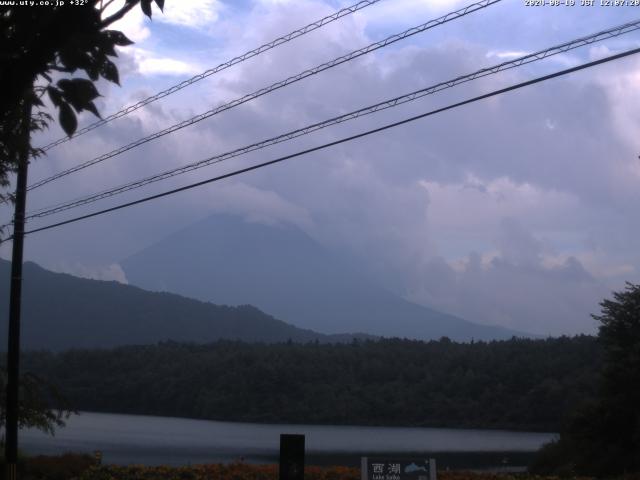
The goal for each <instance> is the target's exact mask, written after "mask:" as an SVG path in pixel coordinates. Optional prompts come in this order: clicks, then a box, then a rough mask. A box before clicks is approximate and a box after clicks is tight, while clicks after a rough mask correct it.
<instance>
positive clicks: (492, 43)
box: [0, 0, 640, 335]
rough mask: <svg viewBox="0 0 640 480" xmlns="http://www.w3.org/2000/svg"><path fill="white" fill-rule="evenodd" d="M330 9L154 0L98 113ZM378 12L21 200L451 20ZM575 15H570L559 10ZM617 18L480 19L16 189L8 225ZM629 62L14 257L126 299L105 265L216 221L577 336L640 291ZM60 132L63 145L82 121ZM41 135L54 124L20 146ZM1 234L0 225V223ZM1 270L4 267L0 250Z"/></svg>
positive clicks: (492, 82) (449, 300)
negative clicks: (632, 289) (243, 99)
mask: <svg viewBox="0 0 640 480" xmlns="http://www.w3.org/2000/svg"><path fill="white" fill-rule="evenodd" d="M350 3H353V2H351V1H335V0H290V1H287V0H255V1H254V0H245V1H237V0H233V1H232V0H229V1H222V0H189V1H187V0H167V1H166V9H165V12H164V14H162V13H160V12H159V11H154V15H153V21H149V20H148V19H146V18H144V17H143V15H142V14H141V12H138V11H135V12H133V13H131V14H130V15H129V16H128V17H126V18H125V19H124V20H123V21H121V22H120V24H119V25H118V27H120V28H121V29H122V30H124V31H125V33H126V34H127V35H128V36H129V37H130V38H131V39H132V40H134V41H135V42H136V44H135V45H133V46H130V47H126V48H122V49H120V57H119V59H118V66H119V68H120V72H121V83H122V87H117V86H114V85H109V84H107V83H106V82H100V84H99V89H100V91H101V93H102V94H103V97H102V98H101V99H100V101H99V109H100V111H101V112H103V113H104V114H109V113H113V112H115V111H117V110H119V109H120V108H121V107H122V106H124V105H128V104H131V103H134V102H136V101H137V100H140V99H142V98H145V97H146V96H148V95H149V94H152V93H154V92H156V91H158V90H161V89H163V88H167V87H169V86H171V85H173V84H175V83H177V82H179V81H181V80H183V79H185V78H188V77H189V76H191V75H193V74H197V73H199V72H201V71H203V70H205V69H207V68H211V67H213V66H215V65H217V64H219V63H221V62H223V61H225V60H227V59H229V58H231V57H233V56H235V55H238V54H241V53H243V52H245V51H247V50H249V49H251V48H253V47H256V46H258V45H260V44H262V43H264V42H266V41H269V40H271V39H273V38H275V37H277V36H279V35H282V34H285V33H287V32H289V31H291V30H293V29H295V28H297V27H300V26H302V25H305V24H307V23H310V22H311V21H314V20H316V19H318V18H320V17H322V16H325V15H328V14H330V13H331V12H333V11H335V10H336V9H337V8H339V7H342V6H346V5H348V4H350ZM466 3H470V2H460V1H455V0H431V1H428V0H383V1H382V2H380V3H379V4H377V5H374V6H370V7H368V8H366V9H364V10H362V11H361V12H359V13H357V14H355V15H351V16H348V17H346V18H344V19H342V20H340V21H338V22H334V23H332V24H331V25H329V26H327V27H325V28H322V29H320V30H317V31H315V32H313V33H311V34H309V35H306V36H304V37H302V38H300V39H298V40H295V41H293V42H291V43H289V44H286V45H284V46H282V47H279V48H277V49H274V50H272V51H270V52H268V53H265V54H263V55H260V56H259V57H257V58H254V59H251V60H249V61H247V62H244V63H242V64H241V65H238V66H234V67H232V68H230V69H228V70H226V71H225V72H223V73H221V74H217V75H214V76H212V77H209V78H208V79H206V80H204V81H201V82H199V83H197V84H196V85H193V86H191V87H189V88H186V89H184V90H182V91H181V92H179V93H177V94H175V95H172V96H170V97H168V98H166V99H164V100H162V101H160V102H156V103H154V104H153V105H152V106H149V107H147V108H144V109H141V110H138V111H136V112H134V113H133V114H131V115H128V116H127V117H125V118H123V119H119V120H116V121H114V122H112V123H110V124H109V125H108V126H106V127H104V128H101V129H98V130H96V131H94V132H92V133H90V134H87V135H83V136H81V137H79V138H77V139H75V140H74V141H72V142H69V143H65V144H64V145H62V146H60V147H58V148H56V149H53V150H51V151H50V152H49V154H48V155H47V157H46V158H43V159H39V160H37V161H36V162H35V163H34V164H33V165H32V167H31V171H30V182H33V181H35V180H38V179H41V178H44V177H47V176H49V175H51V174H53V173H56V172H58V171H60V170H62V169H65V168H69V167H71V166H73V165H76V164H78V163H81V162H83V161H86V160H89V159H90V158H93V157H95V156H97V155H99V154H101V153H105V152H107V151H110V150H112V149H113V148H116V147H119V146H121V145H123V144H126V143H128V142H130V141H133V140H135V139H137V138H138V137H141V136H144V135H147V134H150V133H153V132H155V131H157V130H159V129H161V128H164V127H166V126H169V125H172V124H174V123H176V122H178V121H181V120H184V119H186V118H189V117H191V116H193V115H196V114H198V113H201V112H203V111H205V110H208V109H210V108H212V107H214V106H216V105H218V104H220V103H223V102H226V101H230V100H233V99H235V98H237V97H240V96H242V95H244V94H246V93H250V92H253V91H255V90H257V89H259V88H261V87H264V86H266V85H268V84H270V83H273V82H275V81H278V80H281V79H283V78H285V77H287V76H289V75H293V74H296V73H298V72H300V71H302V70H304V69H306V68H309V67H313V66H315V65H317V64H320V63H323V62H325V61H327V60H330V59H332V58H334V57H337V56H340V55H343V54H345V53H348V52H350V51H351V50H354V49H356V48H359V47H362V46H365V45H367V44H369V43H371V42H374V41H377V40H380V39H382V38H384V37H386V36H388V35H391V34H393V33H397V32H400V31H402V30H405V29H407V28H409V27H412V26H415V25H418V24H421V23H424V22H426V21H428V20H430V19H432V18H435V17H437V16H440V15H442V14H444V13H447V12H448V11H450V10H453V9H456V8H460V7H462V6H464V5H465V4H466ZM577 3H578V4H579V3H580V0H577ZM636 17H639V18H640V8H633V7H624V8H622V7H600V6H594V7H580V6H579V5H577V6H574V7H565V6H561V7H550V6H547V7H526V6H525V5H524V0H504V1H503V2H500V3H498V4H496V5H494V6H491V7H489V8H487V9H484V10H481V11H479V12H477V13H475V14H472V15H469V16H467V17H465V18H463V19H460V20H456V21H453V22H450V23H448V24H445V25H442V26H440V27H437V28H435V29H432V30H429V31H427V32H424V33H421V34H419V35H416V36H414V37H412V38H410V39H408V40H405V41H401V42H398V43H396V44H395V45H393V46H391V47H389V48H385V49H382V50H379V51H377V52H375V53H373V54H369V55H367V56H365V57H362V58H360V59H358V60H356V61H353V62H349V63H347V64H344V65H341V66H339V67H336V68H334V69H332V70H329V71H327V72H324V73H322V74H320V75H316V76H313V77H311V78H308V79H305V80H303V81H301V82H298V83H297V84H295V85H293V86H291V87H288V88H285V89H282V90H280V91H277V92H274V93H272V94H269V95H267V96H264V97H262V98H260V99H259V100H257V101H254V102H251V103H248V104H245V105H242V106H240V107H238V108H235V109H233V110H230V111H227V112H224V113H222V114H220V115H217V116H215V117H213V118H210V119H208V120H205V121H202V122H200V123H198V124H197V125H194V126H192V127H189V128H186V129H183V130H181V131H180V132H177V133H175V134H173V135H170V136H167V137H163V138H162V139H160V140H156V141H154V142H151V143H148V144H146V145H145V146H143V147H141V148H137V149H135V150H132V151H130V152H127V153H126V154H123V155H120V156H119V157H116V158H113V159H110V160H108V161H106V162H103V163H102V164H100V165H98V166H94V167H92V168H89V169H86V170H84V171H82V172H81V173H77V174H75V175H70V176H68V177H66V178H65V179H63V180H60V181H57V182H54V183H51V184H49V185H47V186H45V187H42V188H40V189H37V190H34V191H33V192H30V194H29V200H28V210H33V209H36V208H40V207H44V206H48V205H50V204H53V203H57V202H61V201H65V200H69V199H72V198H75V197H78V196H81V195H84V194H88V193H92V192H95V191H98V190H103V189H105V188H108V187H111V186H117V185H120V184H122V183H125V182H127V181H130V180H133V179H137V178H139V177H142V176H146V175H149V174H152V173H156V172H159V171H163V170H166V169H168V168H172V167H174V166H177V165H183V164H187V163H190V162H193V161H195V160H199V159H202V158H205V157H207V156H211V155H213V154H216V153H222V152H225V151H227V150H230V149H233V148H237V147H240V146H243V145H246V144H248V143H251V142H253V141H256V140H260V139H264V138H268V137H270V136H273V135H276V134H279V133H283V132H286V131H288V130H292V129H295V128H299V127H301V126H304V125H307V124H310V123H313V122H317V121H321V120H323V119H326V118H329V117H331V116H335V115H336V114H339V113H345V112H348V111H350V110H353V109H356V108H359V107H362V106H366V105H369V104H372V103H376V102H378V101H380V100H383V99H386V98H389V97H393V96H396V95H400V94H403V93H406V92H409V91H412V90H416V89H419V88H422V87H425V86H429V85H431V84H434V83H437V82H440V81H443V80H447V79H450V78H454V77H456V76H458V75H462V74H465V73H470V72H472V71H474V70H477V69H479V68H482V67H486V66H491V65H494V64H496V63H500V62H502V61H505V60H508V59H511V58H515V57H517V56H519V55H523V54H525V53H530V52H534V51H537V50H540V49H543V48H546V47H549V46H552V45H555V44H559V43H562V42H565V41H569V40H572V39H574V38H577V37H581V36H585V35H588V34H590V33H593V32H596V31H599V30H603V29H605V28H608V27H611V26H615V25H617V24H621V23H624V22H627V21H630V20H632V19H635V18H636ZM638 46H640V33H632V34H629V35H625V36H623V37H620V38H618V39H612V40H607V41H605V42H601V43H598V44H596V45H592V46H589V47H585V48H581V49H578V50H574V51H572V52H569V53H566V54H563V55H559V56H556V57H552V58H550V59H547V60H545V61H544V62H540V63H536V64H532V65H528V66H525V67H522V68H519V69H514V70H510V71H508V72H504V73H502V74H500V75H494V76H490V77H487V78H484V79H482V80H480V81H475V82H471V83H467V84H465V85H461V86H458V87H456V88H454V89H451V90H448V91H446V92H442V93H440V94H437V95H433V96H429V97H426V98H423V99H421V100H418V101H416V102H412V103H411V104H407V105H405V106H402V107H398V108H395V109H392V110H389V111H386V112H382V113H379V114H376V115H372V116H369V117H367V118H363V119H359V120H356V121H353V122H349V123H345V124H342V125H339V126H336V127H332V128H329V129H327V130H323V131H321V132H317V133H314V134H312V135H309V136H306V137H304V138H300V139H297V140H294V141H292V142H287V143H285V144H282V145H279V146H277V147H271V148H269V149H265V150H262V151H260V152H256V153H254V154H250V155H248V156H246V157H242V158H236V159H232V160H229V161H227V162H224V163H222V164H219V165H217V166H212V167H207V168H204V169H200V170H197V171H195V172H192V173H190V174H187V175H182V176H179V177H176V178H174V179H171V180H168V181H164V182H159V183H156V184H153V185H151V186H148V187H146V188H143V189H140V190H137V191H135V192H130V193H128V194H124V195H120V196H118V197H116V198H114V199H112V200H110V201H105V202H99V203H96V204H93V205H92V206H90V207H86V208H80V209H76V210H72V211H69V212H66V213H63V214H60V215H57V216H52V217H48V218H47V219H44V220H41V221H34V222H32V223H30V225H29V226H30V227H37V226H41V225H45V224H47V223H50V222H51V221H53V220H56V221H58V220H63V219H65V218H69V217H71V216H75V215H78V214H81V213H88V212H90V211H93V210H95V209H97V208H104V207H106V206H110V205H115V204H117V203H120V202H122V201H125V200H132V199H135V198H139V197H140V196H142V195H144V194H149V193H155V192H160V191H163V190H166V189H169V188H171V187H175V186H180V185H185V184H187V183H190V182H193V181H197V180H199V179H204V178H208V177H211V176H214V175H216V174H220V173H224V172H227V171H230V170H233V169H236V168H238V167H241V166H246V165H250V164H253V163H257V162H259V161H264V160H269V159H272V158H275V157H277V156H279V155H282V154H286V153H292V152H295V151H297V150H301V149H303V148H308V147H311V146H314V145H318V144H321V143H324V142H326V141H329V140H334V139H337V138H340V137H342V136H346V135H348V134H353V133H356V132H360V131H362V130H365V129H368V128H373V127H375V126H379V125H382V124H385V123H388V122H390V121H393V120H399V119H401V118H404V117H408V116H410V115H415V114H417V113H421V112H425V111H428V110H431V109H433V108H436V107H439V106H444V105H447V104H449V103H451V102H453V101H459V100H462V99H466V98H469V97H472V96H475V95H479V94H481V93H486V92H488V91H491V90H494V89H497V88H501V87H504V86H507V85H510V84H512V83H517V82H519V81H524V80H526V79H529V78H533V77H535V76H538V75H542V74H546V73H549V72H552V71H555V70H558V69H562V68H567V66H573V65H577V64H579V63H582V62H585V61H589V60H591V59H595V58H600V57H602V56H605V55H608V54H610V53H615V52H619V51H623V50H627V49H630V48H636V47H638ZM639 87H640V57H638V56H633V57H630V58H627V59H623V60H619V61H616V62H614V63H609V64H607V65H603V66H599V67H595V68H592V69H590V70H587V71H583V72H579V73H575V74H572V75H570V76H567V77H563V78H559V79H555V80H552V81H549V82H545V83H543V84H539V85H536V86H532V87H528V88H526V89H522V90H518V91H516V92H511V93H508V94H505V95H501V96H500V97H494V98H492V99H490V100H485V101H483V102H478V103H474V104H472V105H468V106H465V107H462V108H459V109H456V110H453V111H449V112H446V113H443V114H440V115H437V116H433V117H430V118H427V119H424V120H421V121H418V122H414V123H412V124H409V125H406V126H402V127H399V128H396V129H393V130H388V131H385V132H383V133H380V134H378V135H376V136H374V137H367V138H365V139H360V140H357V141H354V142H352V143H349V144H343V145H341V146H338V147H333V148H330V149H327V150H323V151H321V152H317V153H314V154H311V155H308V156H305V157H303V158H298V159H295V160H292V161H290V162H288V163H286V164H279V165H277V166H272V167H268V168H265V169H261V170H259V171H256V172H252V173H249V174H246V175H243V176H241V177H236V178H234V179H228V180H225V181H223V182H220V183H216V184H213V185H208V186H205V187H202V188H199V189H197V190H191V191H188V192H184V193H180V194H178V195H175V196H172V197H169V198H164V199H162V200H159V201H155V202H152V203H148V204H145V205H141V206H137V207H134V208H130V209H127V210H123V211H120V212H117V213H112V214H109V215H106V216H101V217H99V218H94V219H90V220H87V221H83V222H80V223H76V224H73V225H69V226H65V227H62V228H59V229H55V230H50V231H47V232H43V233H38V234H34V235H32V236H30V237H28V239H27V242H26V247H25V248H26V250H25V252H26V253H25V255H26V258H27V259H30V260H33V261H36V262H38V263H40V264H41V265H43V266H45V267H48V268H52V269H54V270H57V271H65V272H69V273H74V274H78V275H83V276H87V277H93V278H103V279H117V280H120V281H126V278H125V277H124V276H123V273H122V271H121V269H120V268H119V265H118V262H119V261H121V260H122V259H124V258H126V257H127V256H129V255H131V254H133V253H135V252H137V251H139V250H141V249H143V248H144V247H146V246H148V245H149V244H151V243H153V242H154V241H156V240H158V239H160V238H162V237H163V236H165V235H168V234H169V233H171V232H173V231H176V230H178V229H180V228H182V227H184V226H186V225H188V224H190V223H192V222H194V221H197V220H199V219H201V218H203V217H205V216H207V215H209V214H212V213H216V212H232V213H237V214H240V215H243V216H247V217H250V218H252V219H254V220H257V221H267V222H293V223H295V224H297V225H298V226H300V227H301V228H302V229H304V230H305V231H306V232H307V233H309V235H311V236H312V237H313V238H315V239H316V240H318V241H319V242H321V243H323V244H325V245H327V246H329V247H331V248H336V249H341V250H344V251H346V252H350V253H353V254H354V255H357V256H358V257H359V258H360V259H361V260H363V261H364V262H365V263H366V265H367V268H369V269H371V272H372V275H375V276H377V278H379V280H380V281H381V282H382V283H383V284H384V285H386V286H387V287H388V288H390V289H392V290H394V291H397V292H399V293H401V294H402V295H403V296H405V297H406V298H408V299H411V300H412V301H415V302H418V303H423V304H425V305H429V306H432V307H434V308H437V309H440V310H442V311H446V312H448V313H453V314H457V315H460V316H462V317H464V318H467V319H469V320H471V321H476V322H480V323H490V324H501V325H504V326H507V327H511V328H515V329H519V330H524V331H529V332H532V333H538V334H543V335H546V334H552V335H557V334H564V333H569V334H573V333H579V332H587V333H593V332H594V331H595V326H596V324H595V322H594V321H593V320H592V319H591V318H590V317H589V313H596V312H597V311H598V309H599V308H598V302H599V301H601V300H602V298H603V297H604V296H608V295H610V292H611V291H612V290H614V289H620V288H622V287H623V286H624V282H625V281H632V282H639V281H640V250H639V249H638V247H637V243H638V238H640V215H638V213H637V211H638V205H639V202H640V160H639V159H638V155H639V154H640V135H638V131H639V129H640V89H639ZM93 120H94V119H93V118H92V117H91V116H90V114H89V115H84V114H83V115H82V116H81V126H82V125H86V124H88V123H90V122H92V121H93ZM61 134H62V132H61V130H60V128H59V127H58V126H57V125H53V126H52V127H51V129H50V130H49V131H48V132H46V133H44V134H42V135H40V136H39V137H37V138H36V139H35V140H34V143H36V144H45V143H47V142H48V141H51V140H53V139H56V138H58V137H60V136H61ZM1 213H2V219H4V220H6V219H8V218H9V210H8V209H7V208H6V207H4V209H3V210H2V212H1ZM0 255H2V256H3V257H4V258H8V257H9V256H10V247H9V246H8V245H2V246H1V247H0Z"/></svg>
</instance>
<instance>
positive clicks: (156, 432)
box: [19, 412, 554, 465]
mask: <svg viewBox="0 0 640 480" xmlns="http://www.w3.org/2000/svg"><path fill="white" fill-rule="evenodd" d="M281 433H300V434H304V435H306V451H307V453H308V455H309V457H310V458H312V459H313V458H315V459H319V460H321V459H322V458H323V457H324V458H329V459H332V460H333V461H331V462H329V463H338V464H357V463H356V462H357V458H358V457H359V456H361V455H376V454H378V455H380V454H395V455H400V454H408V453H427V452H429V453H434V452H449V453H450V454H456V453H461V452H484V453H486V454H489V453H491V452H493V453H494V454H495V453H496V452H512V453H514V454H515V455H516V456H517V452H522V453H526V452H534V451H535V450H537V449H538V448H540V446H541V445H542V444H543V443H545V442H548V441H550V440H551V439H552V438H553V437H554V434H552V433H529V432H511V431H503V430H463V429H446V428H404V427H354V426H349V427H346V426H324V425H323V426H320V425H268V424H267V425H264V424H253V423H231V422H214V421H208V420H191V419H185V418H169V417H151V416H142V415H118V414H105V413H88V412H82V413H80V414H79V415H74V416H72V417H71V418H70V419H69V420H68V421H67V426H66V427H65V428H62V429H58V431H57V432H56V435H55V437H51V436H47V435H44V434H42V433H41V432H39V431H36V430H24V431H21V432H20V437H19V441H20V448H21V449H22V450H24V451H26V452H28V453H31V454H60V453H64V452H69V451H72V452H93V451H94V450H100V451H102V453H103V461H104V462H105V463H120V464H128V463H138V464H147V465H158V464H165V465H186V464H196V463H212V462H231V461H234V460H239V459H241V458H242V459H244V461H247V462H252V463H272V462H274V461H276V460H277V456H278V448H279V438H280V437H279V435H280V434H281ZM336 459H338V460H336ZM339 459H343V460H345V461H342V460H339ZM346 459H348V461H346ZM317 463H327V462H322V461H319V462H317Z"/></svg>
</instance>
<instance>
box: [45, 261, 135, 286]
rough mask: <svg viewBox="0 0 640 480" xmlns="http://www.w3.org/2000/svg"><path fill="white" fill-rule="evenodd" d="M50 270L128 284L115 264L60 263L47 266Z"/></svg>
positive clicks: (125, 277) (119, 267) (120, 269)
mask: <svg viewBox="0 0 640 480" xmlns="http://www.w3.org/2000/svg"><path fill="white" fill-rule="evenodd" d="M49 268H50V269H51V270H53V271H54V272H59V273H68V274H70V275H74V276H76V277H81V278H89V279H92V280H104V281H115V282H118V283H123V284H125V285H126V284H128V283H129V282H128V281H127V276H126V274H125V272H124V270H123V269H122V267H121V266H120V265H119V264H117V263H112V264H111V265H101V266H98V265H84V264H81V263H77V262H74V263H66V262H60V263H58V264H57V265H51V266H49Z"/></svg>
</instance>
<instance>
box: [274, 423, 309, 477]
mask: <svg viewBox="0 0 640 480" xmlns="http://www.w3.org/2000/svg"><path fill="white" fill-rule="evenodd" d="M278 478H279V480H304V435H290V434H284V433H283V434H281V435H280V470H279V476H278Z"/></svg>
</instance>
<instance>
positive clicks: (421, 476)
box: [360, 457, 437, 480]
mask: <svg viewBox="0 0 640 480" xmlns="http://www.w3.org/2000/svg"><path fill="white" fill-rule="evenodd" d="M360 478H361V480H437V477H436V460H435V458H382V457H362V461H361V467H360Z"/></svg>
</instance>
